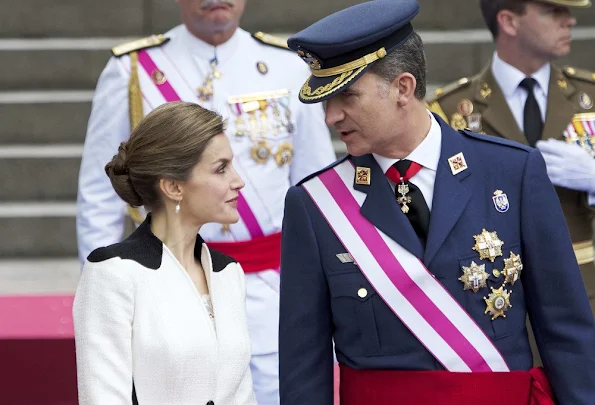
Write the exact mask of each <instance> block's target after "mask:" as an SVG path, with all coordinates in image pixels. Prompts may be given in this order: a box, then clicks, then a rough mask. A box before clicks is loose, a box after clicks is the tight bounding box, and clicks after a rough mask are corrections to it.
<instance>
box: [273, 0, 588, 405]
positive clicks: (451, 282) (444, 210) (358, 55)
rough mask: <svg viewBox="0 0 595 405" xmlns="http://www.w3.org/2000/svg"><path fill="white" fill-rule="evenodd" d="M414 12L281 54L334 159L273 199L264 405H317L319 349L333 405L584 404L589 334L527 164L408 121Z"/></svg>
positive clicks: (320, 401) (351, 15)
mask: <svg viewBox="0 0 595 405" xmlns="http://www.w3.org/2000/svg"><path fill="white" fill-rule="evenodd" d="M418 8H419V6H418V4H417V2H416V1H415V0H376V1H372V2H365V3H362V4H358V5H356V6H353V7H350V8H347V9H345V10H342V11H340V12H338V13H335V14H332V15H330V16H329V17H326V18H324V19H323V20H321V21H319V22H317V23H315V24H313V25H312V26H310V27H308V28H306V29H305V30H303V31H301V32H300V33H298V34H296V35H294V36H293V37H291V38H290V39H289V41H288V44H289V46H290V48H292V49H294V50H295V51H297V52H298V54H299V55H300V56H301V57H302V58H303V59H304V60H305V61H306V62H307V63H308V64H309V66H310V68H311V71H312V73H311V76H310V78H309V79H308V80H307V82H306V83H305V84H304V85H303V86H302V89H301V91H300V99H301V100H302V102H304V103H309V104H311V103H319V102H323V101H325V102H326V122H327V124H329V125H333V126H334V127H335V129H336V130H337V132H338V133H339V134H340V136H341V139H342V141H343V142H345V144H346V146H347V151H348V153H349V154H348V155H347V156H346V157H344V158H342V159H340V160H338V161H337V162H335V163H334V164H332V165H330V166H329V167H327V168H325V169H323V170H321V171H319V172H317V173H315V174H313V175H312V176H309V177H308V178H306V179H305V180H303V181H302V182H300V183H299V184H298V185H297V186H294V187H292V188H290V189H289V191H288V193H287V198H286V204H285V215H284V219H283V235H282V242H283V243H282V260H281V269H282V271H281V311H280V312H281V318H280V325H279V356H280V374H279V377H280V395H281V404H282V405H294V404H295V405H303V404H316V405H330V404H332V401H333V364H332V359H333V356H332V351H333V344H332V342H333V340H334V343H335V351H336V355H337V360H338V362H339V365H340V370H341V376H340V377H341V386H340V396H341V404H342V405H356V404H357V405H359V404H374V405H393V404H396V403H398V404H399V405H429V404H432V405H434V404H440V405H449V404H453V405H454V404H456V405H465V404H469V405H471V404H473V405H476V404H483V403H492V402H493V403H499V402H504V403H506V404H507V405H528V404H532V405H535V404H539V405H546V404H547V405H553V404H554V401H557V402H556V403H557V404H562V405H571V404H572V405H577V404H583V405H587V404H592V403H593V398H595V327H594V321H593V317H592V315H591V311H590V308H589V301H588V298H587V295H586V292H585V289H584V286H583V282H582V279H581V275H580V271H579V267H578V264H577V262H576V260H575V256H574V252H573V249H572V243H571V240H570V236H569V234H568V232H567V231H566V228H565V225H564V216H563V213H562V209H561V208H560V204H559V202H558V198H557V196H556V193H555V190H554V187H553V186H552V184H551V182H550V180H549V178H548V176H547V172H546V167H545V163H544V160H543V157H542V155H541V154H540V153H539V152H538V151H537V150H535V149H533V148H530V147H527V146H524V145H522V144H519V143H516V142H510V141H508V140H504V139H500V138H496V137H491V136H485V135H481V134H476V133H473V132H471V131H463V130H461V131H455V130H454V129H453V128H451V127H450V126H449V125H448V123H446V122H445V121H444V120H442V119H441V118H440V116H439V115H437V114H431V113H430V112H429V111H428V110H427V109H426V105H425V102H424V98H425V92H426V81H425V77H426V68H425V56H424V51H423V43H422V41H421V39H420V37H419V36H418V35H417V34H416V33H415V31H414V30H413V27H412V25H411V20H412V19H413V18H414V16H415V15H416V14H417V12H418ZM344 27H349V30H345V28H344ZM527 314H529V315H530V316H531V318H532V319H534V320H535V321H536V323H535V334H536V337H537V343H538V346H539V349H540V351H541V352H542V353H543V359H544V368H533V367H532V365H533V359H532V354H531V349H530V345H529V340H528V336H527V329H526V323H525V319H526V316H527ZM548 380H549V383H548ZM550 384H551V390H552V391H553V392H552V391H550Z"/></svg>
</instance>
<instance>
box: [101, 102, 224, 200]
mask: <svg viewBox="0 0 595 405" xmlns="http://www.w3.org/2000/svg"><path fill="white" fill-rule="evenodd" d="M224 130H225V123H224V121H223V119H222V118H221V116H220V115H219V114H217V113H215V112H213V111H210V110H207V109H204V108H202V107H201V106H199V105H198V104H194V103H187V102H182V101H177V102H172V103H166V104H163V105H161V106H159V107H157V108H156V109H154V110H153V111H151V112H150V113H149V114H148V115H147V116H146V117H145V118H144V119H143V120H142V121H141V122H140V123H139V124H138V125H137V126H136V128H135V129H134V130H133V131H132V134H131V135H130V139H128V141H126V142H122V143H121V144H120V147H119V148H118V154H117V155H115V156H114V157H113V158H112V160H111V162H109V163H108V164H107V165H106V166H105V173H106V174H107V175H108V177H109V178H110V181H111V182H112V186H113V187H114V190H116V193H117V194H118V195H119V196H120V198H121V199H123V200H124V201H125V202H126V203H128V204H129V205H131V206H133V207H138V206H141V205H144V206H146V207H147V208H148V209H150V210H152V209H156V208H158V207H159V206H160V205H161V204H162V201H161V197H160V193H159V191H158V190H159V180H160V179H162V178H168V179H172V180H179V181H186V180H188V178H189V177H190V174H191V172H192V169H193V168H194V166H195V165H196V164H197V163H198V162H199V161H200V158H201V156H202V154H203V152H204V151H205V149H206V148H207V147H208V146H209V144H210V143H211V141H212V139H213V138H214V137H215V136H216V135H219V134H221V133H222V132H223V131H224Z"/></svg>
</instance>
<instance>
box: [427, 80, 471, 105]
mask: <svg viewBox="0 0 595 405" xmlns="http://www.w3.org/2000/svg"><path fill="white" fill-rule="evenodd" d="M469 83H471V80H470V79H469V78H467V77H463V78H461V79H459V80H457V81H456V82H453V83H450V84H447V85H446V86H444V87H439V88H437V89H436V90H435V91H434V94H433V95H432V96H431V97H429V98H428V103H432V102H433V101H436V100H438V99H440V98H441V97H442V96H446V95H447V94H449V93H452V92H453V91H455V90H458V89H460V88H461V87H463V86H465V85H467V84H469Z"/></svg>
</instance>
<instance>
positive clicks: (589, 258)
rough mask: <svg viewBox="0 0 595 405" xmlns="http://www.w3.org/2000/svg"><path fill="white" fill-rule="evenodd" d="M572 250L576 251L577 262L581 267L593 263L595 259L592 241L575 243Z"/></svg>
mask: <svg viewBox="0 0 595 405" xmlns="http://www.w3.org/2000/svg"><path fill="white" fill-rule="evenodd" d="M572 248H573V249H574V254H575V255H576V261H577V262H578V264H579V265H581V264H587V263H592V262H593V260H594V259H595V257H594V254H593V242H592V241H590V240H586V241H584V242H577V243H573V244H572Z"/></svg>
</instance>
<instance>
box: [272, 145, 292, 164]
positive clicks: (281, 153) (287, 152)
mask: <svg viewBox="0 0 595 405" xmlns="http://www.w3.org/2000/svg"><path fill="white" fill-rule="evenodd" d="M292 157H293V145H292V144H290V143H289V142H283V143H282V144H281V145H279V147H278V148H277V153H275V161H276V162H277V166H283V165H288V164H290V163H291V158H292Z"/></svg>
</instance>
